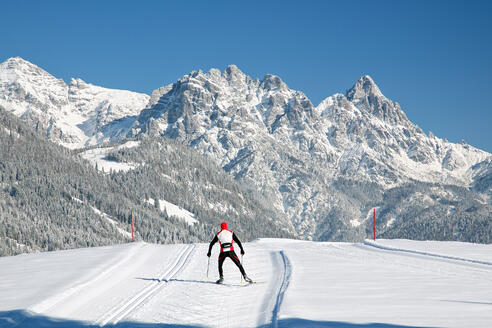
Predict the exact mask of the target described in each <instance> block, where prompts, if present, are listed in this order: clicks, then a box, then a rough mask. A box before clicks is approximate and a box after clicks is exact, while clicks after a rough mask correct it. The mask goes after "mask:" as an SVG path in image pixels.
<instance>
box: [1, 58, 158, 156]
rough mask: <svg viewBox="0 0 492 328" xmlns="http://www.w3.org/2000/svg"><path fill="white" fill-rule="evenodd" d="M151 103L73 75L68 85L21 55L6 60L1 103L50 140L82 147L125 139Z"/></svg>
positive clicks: (3, 68)
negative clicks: (126, 129)
mask: <svg viewBox="0 0 492 328" xmlns="http://www.w3.org/2000/svg"><path fill="white" fill-rule="evenodd" d="M148 102H149V96H148V95H145V94H140V93H135V92H130V91H125V90H112V89H106V88H102V87H98V86H94V85H92V84H89V83H86V82H84V81H82V80H81V79H71V80H70V83H69V84H68V85H67V84H66V83H65V82H64V81H63V80H62V79H57V78H56V77H54V76H53V75H51V74H49V73H48V72H46V71H45V70H43V69H41V68H39V67H38V66H36V65H34V64H32V63H30V62H28V61H26V60H24V59H22V58H20V57H15V58H9V59H8V60H6V61H5V62H3V63H2V64H0V106H2V107H3V108H5V109H6V110H7V111H9V112H12V113H14V114H15V115H16V116H19V117H21V118H22V119H23V120H24V121H25V122H26V123H27V124H28V125H29V126H31V127H33V128H35V129H36V130H37V131H40V132H41V133H43V134H45V135H46V136H47V137H48V138H49V139H50V140H53V141H55V142H58V143H60V144H62V145H63V146H66V147H68V148H80V147H84V146H88V145H94V144H100V143H102V142H105V141H111V140H117V139H119V134H120V133H121V130H122V129H123V128H124V127H125V126H128V125H130V124H131V123H132V122H133V121H132V120H131V117H132V116H134V115H137V114H138V113H139V112H140V110H141V109H143V108H144V107H145V106H146V105H147V103H148Z"/></svg>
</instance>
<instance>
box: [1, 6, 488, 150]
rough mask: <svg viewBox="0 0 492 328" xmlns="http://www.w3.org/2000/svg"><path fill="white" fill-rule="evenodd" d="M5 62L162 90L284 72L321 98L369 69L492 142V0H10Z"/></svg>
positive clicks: (410, 111) (430, 116)
mask: <svg viewBox="0 0 492 328" xmlns="http://www.w3.org/2000/svg"><path fill="white" fill-rule="evenodd" d="M0 13H1V15H0V61H4V60H5V59H7V58H9V57H14V56H20V57H23V58H24V59H26V60H29V61H31V62H33V63H34V64H36V65H38V66H41V67H42V68H44V69H45V70H47V71H48V72H50V73H51V74H53V75H55V76H57V77H61V78H63V79H65V80H66V81H68V80H69V79H70V78H71V77H80V78H82V79H84V80H85V81H86V82H89V83H93V84H96V85H100V86H104V87H108V88H120V89H128V90H133V91H138V92H144V93H148V94H150V93H151V92H152V90H154V89H156V88H158V87H160V86H163V85H167V84H169V83H171V82H174V81H175V80H176V79H178V78H179V77H181V76H183V75H185V74H187V73H189V72H190V71H193V70H197V69H202V70H205V71H206V70H209V69H210V68H212V67H216V68H219V69H221V70H223V69H225V68H226V67H227V66H228V65H229V64H235V65H237V66H238V67H239V68H240V69H241V70H242V71H243V72H245V73H246V74H248V75H250V76H252V77H254V78H256V77H257V78H263V76H264V75H265V74H267V73H271V74H276V75H279V76H280V77H281V78H282V79H283V80H284V81H285V82H286V83H287V85H288V86H289V87H291V88H293V89H296V90H301V91H303V92H304V93H305V94H306V95H307V96H308V97H309V98H310V99H311V101H312V102H313V104H314V105H317V104H318V103H319V102H321V101H322V100H323V99H324V98H326V97H328V96H330V95H332V94H334V93H337V92H341V93H344V92H345V91H346V90H347V89H349V88H350V87H352V85H353V84H354V83H355V82H356V81H357V79H358V78H359V77H360V76H362V75H365V74H369V75H370V76H371V77H372V78H373V79H374V80H375V82H376V83H377V84H378V85H379V87H380V89H381V91H382V92H383V93H384V94H385V95H386V96H387V97H388V98H390V99H392V100H393V101H397V102H399V103H400V105H401V106H402V108H403V110H404V111H405V113H406V114H407V116H408V118H409V119H410V120H411V121H413V122H414V123H416V124H417V125H419V126H420V127H421V128H422V129H423V130H424V131H426V132H428V131H432V132H433V133H434V134H435V135H437V136H438V137H440V138H447V139H448V140H450V141H453V142H460V141H461V140H462V139H464V140H465V141H466V142H468V143H469V144H471V145H473V146H476V147H479V148H481V149H484V150H487V151H489V152H492V1H481V2H479V1H354V0H352V1H308V0H303V1H287V0H283V1H233V0H228V1H215V0H214V1H203V0H202V1H22V0H16V1H4V2H2V3H1V5H0Z"/></svg>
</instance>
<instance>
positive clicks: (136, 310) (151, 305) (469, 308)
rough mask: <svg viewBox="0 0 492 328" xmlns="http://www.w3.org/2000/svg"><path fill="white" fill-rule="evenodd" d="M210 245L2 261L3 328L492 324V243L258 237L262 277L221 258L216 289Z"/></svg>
mask: <svg viewBox="0 0 492 328" xmlns="http://www.w3.org/2000/svg"><path fill="white" fill-rule="evenodd" d="M207 248H208V245H206V244H189V245H187V244H185V245H183V244H180V245H154V244H146V243H134V244H125V245H117V246H109V247H100V248H95V249H81V250H70V251H62V252H51V253H41V254H29V255H22V256H18V257H10V258H0V277H2V278H4V279H5V280H4V281H15V282H16V284H15V286H14V285H12V287H11V288H10V289H9V288H4V287H8V286H9V285H5V284H3V285H2V286H1V287H2V296H3V297H2V299H1V300H0V328H4V327H5V328H7V327H8V328H12V327H35V328H37V327H51V326H52V324H53V326H55V327H64V326H66V327H76V328H78V327H118V328H120V327H145V328H154V327H155V328H163V327H177V328H185V327H262V328H263V327H350V328H352V327H364V328H367V327H370V328H372V327H385V328H386V327H390V328H396V327H490V323H491V322H492V311H491V305H492V299H491V297H490V290H492V265H491V263H492V253H491V251H492V245H474V244H466V243H440V242H414V241H404V240H395V241H389V240H381V241H377V242H373V241H365V242H363V243H331V242H330V243H319V242H309V241H296V240H282V239H260V240H256V241H254V242H250V243H245V250H246V255H245V256H244V266H245V269H246V272H247V273H248V275H249V276H250V277H251V278H253V280H257V281H262V282H264V283H262V284H253V285H248V284H246V283H244V282H243V283H241V277H240V274H239V271H238V270H237V268H236V267H235V266H234V265H233V263H232V262H231V261H226V262H225V264H224V273H225V285H223V286H222V285H217V284H215V280H216V279H217V278H218V273H217V256H218V248H217V247H215V249H214V250H213V253H212V257H211V260H210V270H209V272H210V274H209V277H208V279H207V277H206V272H207V257H206V253H207ZM31 271H32V272H31ZM26 272H28V275H26ZM18 277H24V278H26V277H29V278H30V279H20V278H18ZM0 284H1V282H0ZM14 287H15V288H14ZM19 309H20V310H21V311H19ZM22 309H23V310H22ZM46 318H48V319H49V321H48V322H49V324H46V323H45V322H44V321H42V320H45V319H46ZM41 322H43V323H41ZM64 322H65V323H66V324H65V325H64V324H63V323H64ZM55 323H56V324H55Z"/></svg>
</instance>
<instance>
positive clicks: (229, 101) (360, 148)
mask: <svg viewBox="0 0 492 328" xmlns="http://www.w3.org/2000/svg"><path fill="white" fill-rule="evenodd" d="M157 95H159V96H160V98H159V99H158V100H154V101H153V102H152V103H151V104H149V106H147V108H146V109H144V110H143V111H142V112H141V113H140V115H139V116H138V117H137V119H136V121H135V123H134V125H133V126H132V128H131V131H130V132H129V136H138V135H142V134H145V135H149V136H163V137H166V138H171V139H175V140H178V141H179V142H181V143H183V144H186V145H189V146H191V147H194V148H196V149H198V150H199V151H200V152H201V153H202V154H204V155H205V156H207V157H209V158H211V159H213V160H214V161H216V162H217V163H218V164H220V165H221V166H222V167H223V168H224V169H225V170H226V171H227V172H229V173H230V174H232V175H233V176H234V177H235V178H236V179H238V180H240V181H243V182H245V183H246V184H248V185H251V186H253V187H254V188H259V189H260V190H261V192H262V194H263V196H264V197H265V198H266V199H268V200H269V202H270V203H271V204H272V205H273V206H275V207H276V208H277V209H279V210H282V211H283V212H284V213H285V214H286V215H287V217H288V218H289V219H290V220H291V222H292V223H293V225H294V227H295V228H296V231H297V233H298V234H299V236H300V237H302V238H307V239H321V240H333V239H335V240H338V239H341V240H350V239H353V238H361V237H362V236H364V235H365V233H366V232H365V231H364V230H360V227H359V225H360V222H365V221H367V215H366V213H367V212H368V211H369V210H371V209H372V208H374V207H377V206H380V205H384V204H381V202H383V201H384V197H385V194H386V193H391V192H390V190H392V188H398V187H399V186H401V185H403V184H405V185H411V184H412V183H414V182H415V183H419V184H420V185H419V188H424V189H425V188H427V187H423V185H426V184H427V185H433V184H439V185H440V187H439V188H445V186H447V185H451V186H453V185H454V186H460V187H468V186H470V185H471V184H473V183H474V174H473V167H475V165H479V163H482V164H481V165H484V166H486V167H490V158H491V155H490V154H488V153H486V152H484V151H481V150H479V149H476V148H474V147H472V146H470V145H467V144H453V143H450V142H447V141H445V140H442V139H439V138H437V137H435V136H433V135H431V134H430V135H428V136H427V135H425V134H424V132H423V131H422V130H421V129H420V128H419V127H418V126H416V125H414V124H413V123H412V122H410V121H409V120H408V118H407V117H406V115H405V114H404V112H403V111H402V109H401V108H400V106H399V104H397V103H393V102H392V101H391V100H389V99H387V98H386V97H385V96H384V95H383V94H382V92H381V91H380V89H379V88H378V86H377V85H376V84H375V83H374V81H373V80H372V79H371V78H370V77H369V76H363V77H362V78H361V79H359V80H358V81H357V82H356V83H355V85H354V86H353V87H352V88H351V89H350V90H349V91H347V93H346V94H345V95H342V94H336V95H334V96H331V97H328V98H327V99H325V100H324V101H323V102H322V103H321V104H319V105H318V106H316V107H315V106H314V105H313V104H312V103H311V102H310V101H309V99H308V98H307V97H306V96H305V95H304V94H303V93H302V92H299V91H294V90H291V89H289V88H288V87H287V85H286V84H285V83H284V82H283V81H282V80H281V79H280V78H279V77H277V76H274V75H266V76H265V77H264V79H263V80H258V79H251V78H250V77H248V76H246V75H245V74H244V73H242V72H241V71H240V70H239V69H238V68H237V67H236V66H229V67H228V68H227V69H226V70H225V71H224V72H222V73H221V72H220V71H218V70H216V69H212V70H210V71H209V72H206V73H204V72H202V71H196V72H192V73H191V74H189V75H186V76H184V77H183V78H182V79H180V80H179V81H177V82H176V83H174V84H173V85H171V86H167V87H165V88H162V89H161V90H160V91H159V92H155V93H154V97H155V98H156V96H157ZM487 163H488V164H487ZM414 187H415V186H414ZM412 188H413V187H412ZM416 188H417V187H416ZM467 197H472V198H477V199H480V196H479V195H473V196H471V195H468V196H467ZM396 205H397V204H394V203H391V204H386V206H396ZM414 209H415V208H414ZM408 214H409V215H410V213H408ZM486 214H487V216H488V217H489V218H490V211H489V210H487V211H486ZM432 218H433V219H435V217H434V216H432ZM389 220H390V219H389V218H382V221H383V222H385V221H389Z"/></svg>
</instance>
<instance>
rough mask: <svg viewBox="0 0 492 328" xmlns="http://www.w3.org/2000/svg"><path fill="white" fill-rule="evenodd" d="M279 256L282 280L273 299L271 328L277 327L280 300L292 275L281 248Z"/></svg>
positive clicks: (288, 262)
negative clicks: (281, 265)
mask: <svg viewBox="0 0 492 328" xmlns="http://www.w3.org/2000/svg"><path fill="white" fill-rule="evenodd" d="M279 254H280V257H281V258H282V263H283V267H282V269H283V270H282V280H281V283H280V286H279V289H278V293H277V296H276V300H275V306H274V307H273V311H272V324H271V326H272V327H273V328H277V327H278V314H279V312H280V307H281V306H282V301H283V300H284V295H285V292H286V291H287V288H288V287H289V284H290V279H291V275H292V265H291V264H290V261H289V258H288V257H287V255H285V253H284V251H283V250H281V251H280V252H279Z"/></svg>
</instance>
